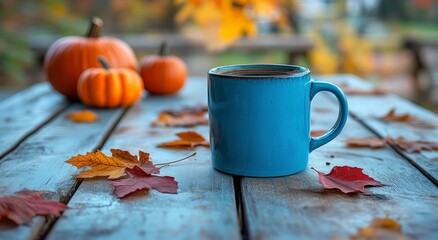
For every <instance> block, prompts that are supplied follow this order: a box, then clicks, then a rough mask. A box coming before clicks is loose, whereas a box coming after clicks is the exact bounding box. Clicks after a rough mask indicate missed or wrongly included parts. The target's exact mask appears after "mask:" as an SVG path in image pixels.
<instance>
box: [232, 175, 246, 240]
mask: <svg viewBox="0 0 438 240" xmlns="http://www.w3.org/2000/svg"><path fill="white" fill-rule="evenodd" d="M233 185H234V198H235V199H236V212H237V218H238V220H239V226H240V237H241V239H242V240H248V239H249V237H248V236H249V235H248V228H247V226H248V222H247V219H246V213H245V207H244V206H245V203H244V202H243V197H242V177H240V176H235V175H233Z"/></svg>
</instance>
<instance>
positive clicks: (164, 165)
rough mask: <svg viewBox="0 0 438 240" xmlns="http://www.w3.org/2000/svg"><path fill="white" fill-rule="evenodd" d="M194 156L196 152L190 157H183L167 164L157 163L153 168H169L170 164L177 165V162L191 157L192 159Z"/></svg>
mask: <svg viewBox="0 0 438 240" xmlns="http://www.w3.org/2000/svg"><path fill="white" fill-rule="evenodd" d="M195 155H196V152H194V153H192V154H191V155H190V156H187V157H185V158H181V159H179V160H176V161H172V162H167V163H157V164H155V166H157V167H158V166H160V165H162V166H161V167H158V168H163V167H167V166H170V165H171V164H174V163H177V162H181V161H184V160H186V159H188V158H191V157H193V156H195Z"/></svg>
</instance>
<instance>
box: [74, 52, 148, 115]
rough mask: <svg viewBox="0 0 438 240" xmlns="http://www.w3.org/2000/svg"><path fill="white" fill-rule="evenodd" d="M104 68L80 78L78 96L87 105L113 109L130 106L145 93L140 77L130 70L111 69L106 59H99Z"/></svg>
mask: <svg viewBox="0 0 438 240" xmlns="http://www.w3.org/2000/svg"><path fill="white" fill-rule="evenodd" d="M98 60H99V62H100V63H101V65H102V66H103V68H89V69H87V70H85V71H84V72H83V73H82V74H81V75H80V77H79V81H78V86H77V90H78V95H79V99H80V100H81V101H82V103H84V104H85V105H88V106H91V107H101V108H113V107H120V106H130V105H131V104H133V103H135V102H137V101H138V100H139V99H140V98H141V95H142V92H143V81H142V80H141V77H140V75H138V73H137V72H136V71H134V70H131V69H129V68H110V66H109V64H108V62H107V61H106V60H105V58H104V57H99V58H98Z"/></svg>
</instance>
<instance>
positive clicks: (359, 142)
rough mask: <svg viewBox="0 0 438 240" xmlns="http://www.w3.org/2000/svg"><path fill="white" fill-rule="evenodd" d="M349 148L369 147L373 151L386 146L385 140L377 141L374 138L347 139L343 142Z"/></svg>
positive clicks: (377, 139)
mask: <svg viewBox="0 0 438 240" xmlns="http://www.w3.org/2000/svg"><path fill="white" fill-rule="evenodd" d="M345 144H347V147H349V148H362V147H369V148H373V149H377V148H383V147H384V146H385V144H386V139H379V138H374V137H365V138H349V139H347V141H345Z"/></svg>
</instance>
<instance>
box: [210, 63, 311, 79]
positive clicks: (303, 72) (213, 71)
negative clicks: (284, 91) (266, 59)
mask: <svg viewBox="0 0 438 240" xmlns="http://www.w3.org/2000/svg"><path fill="white" fill-rule="evenodd" d="M250 68H272V69H280V70H290V71H294V70H295V71H296V70H299V72H298V73H294V74H278V75H250V76H248V75H234V74H227V73H223V72H220V71H224V70H225V71H226V70H233V69H250ZM309 73H310V70H309V69H308V68H305V67H302V66H298V65H288V64H268V63H256V64H232V65H224V66H219V67H215V68H212V69H210V70H209V71H208V74H209V75H213V76H218V77H229V78H251V79H255V78H256V79H263V78H269V79H273V78H291V77H302V76H305V75H307V74H309Z"/></svg>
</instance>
